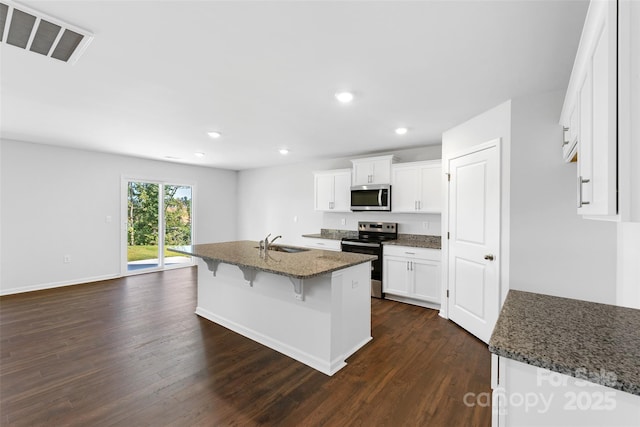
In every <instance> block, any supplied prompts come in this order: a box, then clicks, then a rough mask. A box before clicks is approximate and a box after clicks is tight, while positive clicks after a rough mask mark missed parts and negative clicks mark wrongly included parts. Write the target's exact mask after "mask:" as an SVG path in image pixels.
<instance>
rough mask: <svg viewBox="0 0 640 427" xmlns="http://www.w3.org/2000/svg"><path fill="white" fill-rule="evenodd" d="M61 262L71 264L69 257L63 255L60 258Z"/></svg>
mask: <svg viewBox="0 0 640 427" xmlns="http://www.w3.org/2000/svg"><path fill="white" fill-rule="evenodd" d="M62 262H64V263H65V264H69V263H70V262H71V255H65V256H63V257H62Z"/></svg>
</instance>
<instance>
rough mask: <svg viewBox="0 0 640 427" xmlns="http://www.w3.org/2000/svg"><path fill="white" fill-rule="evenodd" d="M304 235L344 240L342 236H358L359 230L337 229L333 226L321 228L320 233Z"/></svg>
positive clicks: (305, 235) (304, 235)
mask: <svg viewBox="0 0 640 427" xmlns="http://www.w3.org/2000/svg"><path fill="white" fill-rule="evenodd" d="M302 237H311V238H314V239H327V240H342V238H354V237H358V232H357V231H353V230H336V229H332V228H321V229H320V233H316V234H303V235H302Z"/></svg>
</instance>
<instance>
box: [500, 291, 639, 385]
mask: <svg viewBox="0 0 640 427" xmlns="http://www.w3.org/2000/svg"><path fill="white" fill-rule="evenodd" d="M489 350H490V351H491V352H492V353H495V354H497V355H498V356H504V357H507V358H509V359H513V360H517V361H519V362H523V363H527V364H529V365H533V366H538V367H541V368H546V369H549V370H551V371H555V372H560V373H562V374H566V375H570V376H572V377H576V378H581V379H585V380H588V381H591V382H594V383H597V384H601V385H604V386H607V387H611V388H614V389H617V390H622V391H625V392H627V393H632V394H635V395H640V310H636V309H633V308H625V307H618V306H615V305H608V304H598V303H593V302H588V301H581V300H575V299H568V298H560V297H554V296H549V295H542V294H536V293H531V292H523V291H516V290H510V291H509V294H508V295H507V299H506V300H505V302H504V306H503V307H502V311H501V313H500V317H499V318H498V322H497V323H496V326H495V328H494V330H493V334H492V336H491V339H490V340H489Z"/></svg>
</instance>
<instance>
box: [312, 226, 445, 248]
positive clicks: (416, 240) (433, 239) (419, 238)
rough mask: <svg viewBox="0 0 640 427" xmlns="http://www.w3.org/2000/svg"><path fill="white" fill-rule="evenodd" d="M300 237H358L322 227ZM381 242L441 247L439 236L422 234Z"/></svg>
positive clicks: (354, 234) (417, 246) (404, 235)
mask: <svg viewBox="0 0 640 427" xmlns="http://www.w3.org/2000/svg"><path fill="white" fill-rule="evenodd" d="M302 237H311V238H314V239H328V240H342V238H343V237H346V238H355V237H358V232H357V231H352V230H334V229H327V228H322V229H321V230H320V233H316V234H303V235H302ZM383 244H385V245H398V246H409V247H413V248H427V249H441V248H442V243H441V238H440V236H425V235H422V234H398V240H388V241H386V242H383Z"/></svg>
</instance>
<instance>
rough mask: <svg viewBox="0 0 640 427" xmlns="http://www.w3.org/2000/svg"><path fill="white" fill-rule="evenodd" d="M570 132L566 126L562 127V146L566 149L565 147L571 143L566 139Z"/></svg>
mask: <svg viewBox="0 0 640 427" xmlns="http://www.w3.org/2000/svg"><path fill="white" fill-rule="evenodd" d="M567 132H569V128H568V127H566V126H563V127H562V139H563V141H562V146H563V147H564V146H565V145H567V144H568V143H569V140H568V139H567V138H566V136H567V135H566V133H567Z"/></svg>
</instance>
